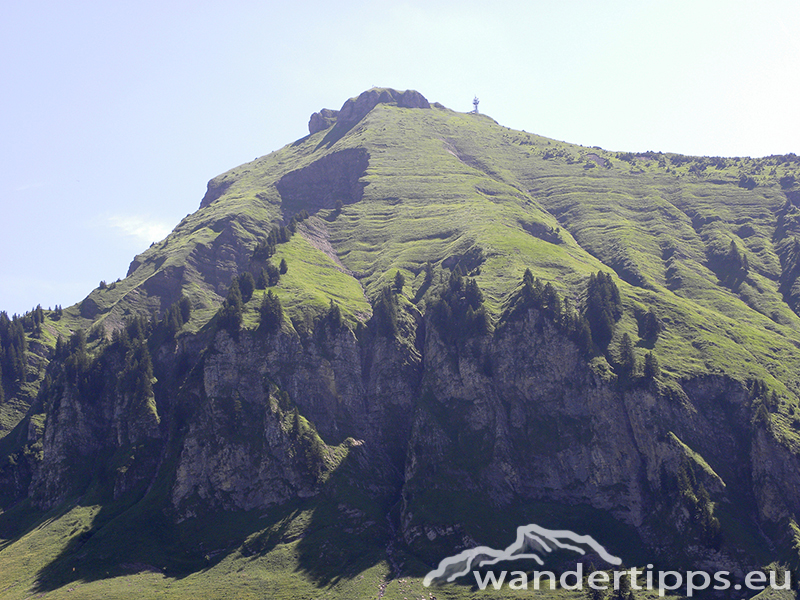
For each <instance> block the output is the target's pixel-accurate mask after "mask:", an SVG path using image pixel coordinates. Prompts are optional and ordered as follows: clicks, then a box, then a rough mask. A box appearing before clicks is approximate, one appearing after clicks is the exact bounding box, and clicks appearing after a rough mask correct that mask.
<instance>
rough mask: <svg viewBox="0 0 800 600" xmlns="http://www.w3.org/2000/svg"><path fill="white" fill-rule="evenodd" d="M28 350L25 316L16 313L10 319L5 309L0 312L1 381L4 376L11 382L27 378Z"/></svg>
mask: <svg viewBox="0 0 800 600" xmlns="http://www.w3.org/2000/svg"><path fill="white" fill-rule="evenodd" d="M39 308H41V307H39ZM34 312H35V311H34ZM42 320H44V317H43V316H42ZM27 352H28V342H27V340H26V339H25V327H24V325H23V317H19V316H18V315H14V317H13V318H11V319H9V318H8V314H7V313H6V312H5V311H3V312H0V381H2V379H3V378H4V379H5V380H6V381H9V382H12V381H16V380H17V379H21V380H24V379H25V375H26V368H25V365H26V364H27ZM0 388H2V386H0ZM0 393H2V392H0Z"/></svg>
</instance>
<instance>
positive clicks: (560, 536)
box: [422, 524, 622, 587]
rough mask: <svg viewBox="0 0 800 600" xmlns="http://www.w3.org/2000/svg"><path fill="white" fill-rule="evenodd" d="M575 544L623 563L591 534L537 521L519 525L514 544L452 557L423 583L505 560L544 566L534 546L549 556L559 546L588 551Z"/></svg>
mask: <svg viewBox="0 0 800 600" xmlns="http://www.w3.org/2000/svg"><path fill="white" fill-rule="evenodd" d="M565 540H566V541H565ZM568 542H573V543H568ZM575 544H584V545H586V546H589V547H590V548H592V550H594V551H595V552H597V554H598V555H599V556H600V558H602V559H603V560H604V561H606V562H607V563H609V564H612V565H615V566H616V565H620V564H622V559H621V558H619V557H618V556H614V555H612V554H610V553H609V552H608V551H607V550H606V549H605V548H604V547H603V546H601V545H600V544H599V543H598V542H597V540H595V539H594V538H593V537H591V536H589V535H580V534H577V533H575V532H574V531H569V530H553V529H545V528H544V527H540V526H539V525H536V524H530V525H520V526H519V527H517V537H516V539H515V540H514V542H513V543H512V544H511V545H510V546H508V547H506V548H505V549H503V550H496V549H494V548H490V547H489V546H476V547H475V548H471V549H469V550H464V551H463V552H460V553H459V554H456V555H454V556H448V557H447V558H445V559H443V560H441V561H440V562H439V566H438V567H437V568H436V569H434V570H433V571H429V572H428V574H427V575H425V579H423V580H422V585H424V586H425V587H430V585H431V584H432V583H433V582H434V581H437V580H441V579H443V578H446V579H445V581H447V582H448V583H451V582H453V581H455V580H456V579H458V578H459V577H462V576H464V575H466V574H467V573H469V572H470V571H471V570H472V569H473V567H485V566H489V565H494V564H497V563H499V562H501V561H505V560H509V561H510V560H523V559H531V560H534V561H536V562H537V563H539V565H544V560H543V559H542V556H540V554H538V553H537V552H530V551H528V550H529V549H531V548H532V549H537V548H538V549H540V550H542V551H543V552H544V554H545V555H546V554H547V553H550V552H552V551H553V550H554V549H556V548H561V549H564V550H572V551H573V552H577V553H578V554H581V555H584V554H586V551H585V550H584V549H583V548H581V547H580V546H576V545H575ZM479 559H480V560H479ZM476 561H478V563H477V565H475V562H476Z"/></svg>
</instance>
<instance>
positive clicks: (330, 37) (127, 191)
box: [0, 0, 800, 313]
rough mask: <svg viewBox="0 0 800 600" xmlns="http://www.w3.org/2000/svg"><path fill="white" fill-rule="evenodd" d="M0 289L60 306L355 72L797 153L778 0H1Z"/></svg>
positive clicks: (701, 146) (672, 138) (799, 63)
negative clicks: (466, 0)
mask: <svg viewBox="0 0 800 600" xmlns="http://www.w3.org/2000/svg"><path fill="white" fill-rule="evenodd" d="M1 14H2V18H0V210H1V211H2V212H1V213H0V214H1V215H2V216H1V217H0V219H2V220H1V221H0V223H1V227H2V229H1V232H2V233H1V235H0V259H2V260H0V309H4V310H7V311H8V312H9V313H13V312H20V313H21V312H24V311H26V310H29V309H31V308H32V307H33V306H35V305H36V304H37V303H41V304H42V305H43V306H44V307H45V308H47V307H48V306H54V305H55V304H62V305H63V306H68V305H70V304H72V303H74V302H77V301H79V300H80V299H82V298H83V297H84V296H86V295H87V294H88V293H89V292H90V291H91V290H92V289H93V288H94V287H96V286H97V284H98V282H99V281H100V280H101V279H104V280H107V281H109V282H110V281H113V280H115V279H117V278H118V277H124V275H125V273H126V271H127V267H128V264H129V263H130V261H131V259H132V258H133V256H134V255H135V254H136V253H138V252H141V251H142V250H144V249H145V248H147V247H148V246H149V245H150V243H151V242H153V241H156V240H159V239H161V238H163V237H164V236H165V235H166V234H167V233H168V232H169V230H170V229H171V228H172V227H173V226H174V225H176V224H177V223H178V221H179V220H180V219H181V218H183V217H184V216H185V215H186V214H187V213H189V212H192V211H194V210H196V209H197V207H198V205H199V202H200V199H201V198H202V196H203V193H204V192H205V184H206V182H207V181H208V180H209V179H211V178H212V177H214V176H215V175H218V174H219V173H221V172H223V171H226V170H228V169H230V168H232V167H234V166H236V165H239V164H241V163H243V162H246V161H249V160H252V159H254V158H255V157H257V156H261V155H264V154H267V153H269V152H271V151H273V150H276V149H278V148H280V147H282V146H284V145H285V144H287V143H290V142H292V141H294V140H295V139H297V138H300V137H302V136H304V135H306V133H307V123H308V118H309V116H310V115H311V113H312V112H314V111H316V110H319V109H320V108H323V107H328V108H339V107H340V106H341V105H342V103H343V102H344V101H345V100H346V99H347V98H349V97H351V96H355V95H357V94H359V93H360V92H362V91H364V90H366V89H368V88H370V87H372V86H386V87H394V88H397V89H407V88H412V89H416V90H418V91H420V92H421V93H422V94H424V95H425V96H426V97H427V98H428V99H429V100H430V101H432V102H433V101H438V102H441V103H442V104H444V105H445V106H447V107H449V108H452V109H454V110H461V111H468V110H470V109H471V108H472V104H471V101H472V98H473V96H474V95H478V96H479V97H480V99H481V104H480V108H481V111H482V112H485V113H487V114H489V115H490V116H492V117H493V118H495V119H496V120H497V121H498V122H500V123H501V124H502V125H506V126H508V127H512V128H515V129H524V130H526V131H529V132H534V133H538V134H541V135H546V136H549V137H552V138H556V139H559V140H566V141H569V142H575V143H579V144H584V145H587V146H602V147H603V148H607V149H609V150H629V151H644V150H655V151H658V150H661V151H665V152H666V151H669V152H681V153H685V154H699V155H719V156H740V155H750V156H764V155H769V154H784V153H789V152H794V153H798V154H800V111H798V105H799V104H800V101H799V100H798V99H800V41H798V40H800V36H798V34H797V31H798V26H799V25H800V2H798V1H797V0H752V1H741V0H740V1H737V0H725V1H722V0H669V1H667V0H660V1H648V0H635V1H615V0H604V1H599V0H594V1H582V0H581V1H578V0H560V1H552V0H530V1H528V2H520V1H519V0H516V1H513V2H510V1H509V2H506V1H503V0H491V1H486V2H436V1H435V0H425V1H411V2H403V1H401V0H396V1H393V2H391V3H388V2H387V3H383V2H375V1H371V2H347V1H340V2H330V1H327V2H295V3H289V2H276V1H267V2H264V1H260V2H255V1H254V2H237V1H236V0H226V1H225V2H224V3H223V2H196V1H195V2H170V1H169V0H160V1H159V2H152V1H150V0H138V1H136V2H128V1H114V2H108V1H107V0H106V1H103V2H99V1H98V2H81V1H79V0H78V1H70V2H63V1H58V2H45V1H39V0H25V1H23V0H2V13H1Z"/></svg>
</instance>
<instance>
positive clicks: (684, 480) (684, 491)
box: [677, 459, 721, 548]
mask: <svg viewBox="0 0 800 600" xmlns="http://www.w3.org/2000/svg"><path fill="white" fill-rule="evenodd" d="M677 491H678V493H679V494H680V498H681V501H682V503H683V505H684V506H685V507H686V508H687V510H688V511H689V517H690V519H691V521H692V523H693V524H694V526H695V528H696V531H697V532H698V534H699V537H700V538H701V539H702V540H703V541H704V542H705V543H706V544H708V545H710V546H712V547H717V548H718V547H719V544H720V536H721V526H720V522H719V519H717V517H715V516H714V503H713V502H712V501H711V496H710V495H709V493H708V491H707V490H706V488H705V486H704V485H703V484H702V483H700V482H698V481H697V478H696V476H695V473H694V469H693V468H692V467H691V465H690V464H689V461H688V459H684V461H683V462H682V463H681V466H680V468H679V469H678V474H677Z"/></svg>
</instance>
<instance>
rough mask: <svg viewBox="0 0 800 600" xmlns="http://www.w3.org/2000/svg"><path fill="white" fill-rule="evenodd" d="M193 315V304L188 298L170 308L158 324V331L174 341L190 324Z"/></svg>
mask: <svg viewBox="0 0 800 600" xmlns="http://www.w3.org/2000/svg"><path fill="white" fill-rule="evenodd" d="M191 314H192V303H191V301H190V300H189V299H188V298H187V297H186V296H181V298H180V300H178V301H177V302H174V303H173V304H172V306H170V307H169V308H168V309H167V310H166V312H165V313H164V315H163V316H162V317H161V320H160V321H159V323H158V326H157V328H156V329H157V331H159V332H163V333H164V334H165V335H166V337H167V338H168V339H172V338H174V337H175V335H176V334H177V333H178V332H179V331H180V330H181V328H182V327H183V326H184V325H185V324H186V323H188V322H189V318H190V317H191Z"/></svg>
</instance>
